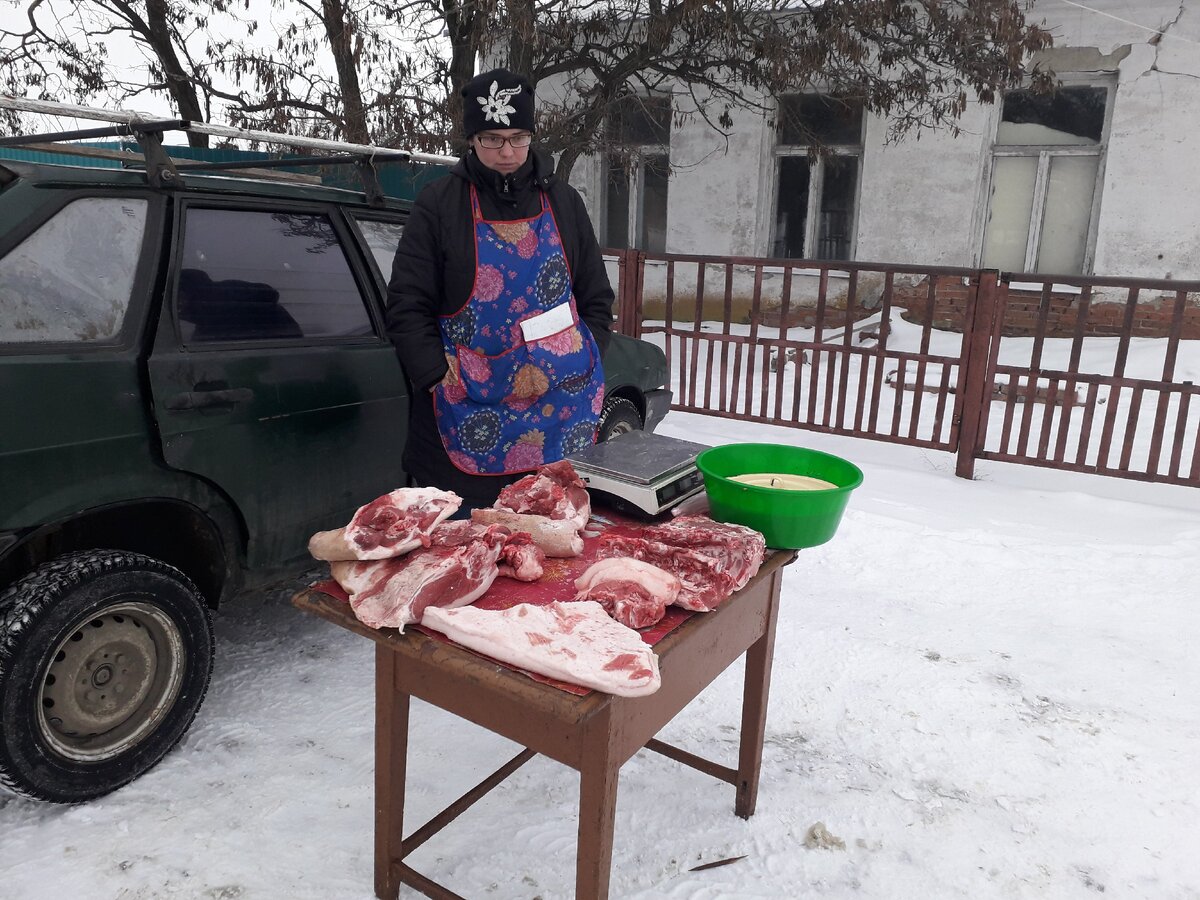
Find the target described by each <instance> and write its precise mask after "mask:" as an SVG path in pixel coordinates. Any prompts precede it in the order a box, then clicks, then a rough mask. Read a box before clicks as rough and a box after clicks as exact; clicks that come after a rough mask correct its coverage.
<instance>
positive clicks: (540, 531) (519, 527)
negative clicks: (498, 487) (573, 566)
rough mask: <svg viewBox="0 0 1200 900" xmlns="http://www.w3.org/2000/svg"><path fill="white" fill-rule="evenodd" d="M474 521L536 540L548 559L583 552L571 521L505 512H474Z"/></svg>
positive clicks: (472, 512)
mask: <svg viewBox="0 0 1200 900" xmlns="http://www.w3.org/2000/svg"><path fill="white" fill-rule="evenodd" d="M471 521H473V522H478V523H480V524H482V525H503V526H504V527H505V528H508V529H510V530H511V531H513V532H524V533H525V534H528V535H530V536H531V537H532V538H533V542H534V543H535V544H537V545H538V546H539V547H541V548H542V550H543V552H545V554H546V555H547V556H551V557H555V558H565V557H569V556H578V555H579V554H580V553H582V552H583V538H582V537H580V536H579V532H578V530H576V528H575V526H574V524H573V523H571V522H569V521H565V520H558V519H549V518H547V517H546V516H537V515H529V514H526V513H515V512H509V511H508V510H505V509H473V510H471Z"/></svg>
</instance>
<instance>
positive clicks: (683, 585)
mask: <svg viewBox="0 0 1200 900" xmlns="http://www.w3.org/2000/svg"><path fill="white" fill-rule="evenodd" d="M596 555H597V557H598V558H600V559H609V558H612V557H628V558H630V559H636V560H641V561H642V562H648V563H650V564H651V565H654V566H658V568H660V569H664V570H666V571H667V572H670V573H671V574H672V575H674V576H675V577H676V578H678V579H679V584H680V590H679V596H677V597H676V598H675V605H676V606H682V607H683V608H684V609H691V610H695V611H696V612H708V611H709V610H711V609H715V608H716V606H717V604H718V603H720V602H721V601H722V600H724V599H725V598H726V597H728V596H729V595H730V594H732V593H733V577H732V576H731V575H730V574H729V573H728V572H726V571H724V569H722V568H721V565H720V564H719V563H718V562H717V561H716V560H715V559H713V558H712V557H711V556H708V555H706V554H704V553H699V552H697V551H696V550H692V549H691V548H689V547H673V546H671V545H670V544H664V543H663V542H662V541H651V540H647V539H646V538H644V537H637V536H630V535H626V534H603V535H601V536H600V547H599V550H598V551H597V553H596Z"/></svg>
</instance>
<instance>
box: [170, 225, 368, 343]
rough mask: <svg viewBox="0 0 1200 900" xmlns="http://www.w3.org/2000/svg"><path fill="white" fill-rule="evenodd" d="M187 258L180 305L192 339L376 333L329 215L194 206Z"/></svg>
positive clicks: (186, 332)
mask: <svg viewBox="0 0 1200 900" xmlns="http://www.w3.org/2000/svg"><path fill="white" fill-rule="evenodd" d="M181 263H182V265H181V268H180V272H179V287H178V296H177V309H178V312H179V319H180V322H181V324H182V328H183V337H184V340H185V341H187V342H188V343H189V344H197V343H207V342H220V341H262V340H268V341H274V340H287V339H298V338H305V339H314V338H316V339H321V338H331V339H333V338H345V337H355V336H363V335H369V334H372V333H373V331H372V327H371V319H370V314H369V313H368V312H367V306H366V300H365V299H364V298H363V296H362V292H361V291H360V289H359V287H358V283H357V282H356V281H355V278H354V274H353V272H352V271H351V269H350V265H349V263H348V262H347V259H346V253H345V251H344V249H343V247H342V245H341V242H340V240H339V239H338V234H337V232H336V231H335V229H334V227H333V225H332V224H331V222H330V220H329V218H328V217H327V216H325V215H322V214H318V213H303V212H266V211H262V210H240V209H206V208H200V207H193V208H191V209H189V210H188V211H187V219H186V224H185V227H184V242H183V256H182V260H181Z"/></svg>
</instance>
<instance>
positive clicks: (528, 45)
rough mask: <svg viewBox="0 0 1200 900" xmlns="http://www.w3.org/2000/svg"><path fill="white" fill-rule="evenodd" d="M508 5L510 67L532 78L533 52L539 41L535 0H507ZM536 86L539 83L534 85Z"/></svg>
mask: <svg viewBox="0 0 1200 900" xmlns="http://www.w3.org/2000/svg"><path fill="white" fill-rule="evenodd" d="M506 5H507V6H508V21H509V29H510V30H509V33H508V35H509V36H508V68H509V69H510V70H512V71H513V72H517V73H519V74H521V75H527V76H530V78H532V73H533V54H534V49H535V45H536V43H537V24H536V20H535V18H534V11H533V0H507V3H506ZM533 86H534V87H535V88H536V87H537V84H536V83H535V84H534V85H533Z"/></svg>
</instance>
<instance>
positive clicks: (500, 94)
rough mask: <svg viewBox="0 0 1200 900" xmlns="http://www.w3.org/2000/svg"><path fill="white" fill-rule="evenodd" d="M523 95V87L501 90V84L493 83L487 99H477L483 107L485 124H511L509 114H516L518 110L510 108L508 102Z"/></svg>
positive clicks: (513, 107)
mask: <svg viewBox="0 0 1200 900" xmlns="http://www.w3.org/2000/svg"><path fill="white" fill-rule="evenodd" d="M519 93H521V86H520V85H519V84H518V85H517V86H516V87H515V88H504V89H503V90H501V88H500V82H498V81H493V82H492V88H491V91H490V92H489V94H488V96H486V97H476V98H475V99H476V100H478V101H479V105H480V106H482V107H483V120H484V121H485V122H500V123H502V124H504V125H508V124H510V121H509V118H508V116H509V113H515V112H516V111H517V108H516V107H515V106H509V104H508V101H509V100H511V99H512V98H513V97H515V96H516V95H517V94H519Z"/></svg>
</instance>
